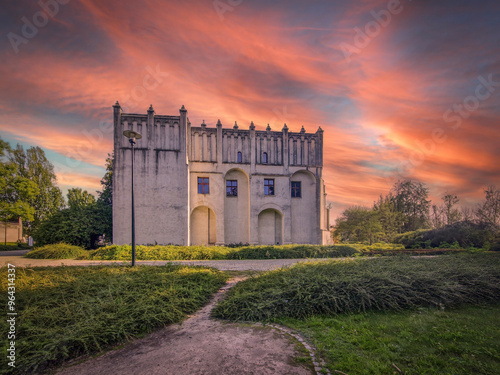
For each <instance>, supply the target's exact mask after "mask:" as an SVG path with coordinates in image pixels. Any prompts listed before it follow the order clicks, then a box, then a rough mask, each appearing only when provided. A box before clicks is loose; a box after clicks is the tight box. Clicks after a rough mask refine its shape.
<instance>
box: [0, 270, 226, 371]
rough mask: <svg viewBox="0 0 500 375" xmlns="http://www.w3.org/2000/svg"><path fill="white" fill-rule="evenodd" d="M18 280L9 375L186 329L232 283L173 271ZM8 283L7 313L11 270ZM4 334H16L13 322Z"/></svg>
mask: <svg viewBox="0 0 500 375" xmlns="http://www.w3.org/2000/svg"><path fill="white" fill-rule="evenodd" d="M15 276H16V285H15V287H16V291H15V308H16V312H17V313H18V315H17V317H16V329H17V332H16V349H17V353H16V354H17V356H16V371H15V372H9V369H10V367H7V365H6V364H5V360H4V361H3V363H4V364H5V366H2V367H1V368H0V373H1V374H6V373H28V374H31V373H34V372H35V371H42V370H45V369H47V368H50V367H53V366H57V365H58V364H60V363H62V362H63V361H65V360H68V359H71V358H75V357H78V356H80V355H84V354H92V353H96V352H99V351H101V350H104V349H106V348H109V347H111V346H113V345H116V344H118V343H120V342H123V341H126V340H129V339H132V338H134V337H138V336H143V335H145V334H146V333H148V332H151V331H152V330H153V329H155V328H157V327H161V326H164V325H167V324H171V323H176V322H179V321H181V320H183V319H184V318H185V317H186V316H187V315H188V314H191V313H193V312H195V311H197V310H198V309H199V308H200V307H201V306H203V305H204V304H205V303H206V302H207V301H208V299H209V297H210V296H211V295H212V294H213V293H214V292H216V291H217V290H218V289H219V288H220V287H221V286H222V285H223V284H224V283H225V281H226V279H227V276H226V275H225V274H223V273H222V272H220V271H217V270H214V269H209V268H203V267H184V266H172V265H168V266H162V267H147V266H139V267H134V268H132V267H118V266H117V267H54V268H41V267H39V268H31V269H23V268H16V273H15ZM0 278H1V286H2V288H1V291H0V293H1V296H2V305H3V306H6V305H7V301H6V297H7V296H8V294H7V269H6V268H5V267H3V268H2V269H0ZM5 316H6V315H5ZM0 330H1V332H7V331H8V325H7V320H6V318H4V319H1V321H0ZM1 348H2V353H5V352H6V348H7V340H2V347H1Z"/></svg>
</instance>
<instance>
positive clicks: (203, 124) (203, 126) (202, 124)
mask: <svg viewBox="0 0 500 375" xmlns="http://www.w3.org/2000/svg"><path fill="white" fill-rule="evenodd" d="M201 127H202V128H206V127H207V124H205V120H203V122H202V123H201Z"/></svg>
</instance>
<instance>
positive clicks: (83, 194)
mask: <svg viewBox="0 0 500 375" xmlns="http://www.w3.org/2000/svg"><path fill="white" fill-rule="evenodd" d="M67 197H68V206H69V207H70V208H78V207H85V206H88V205H90V204H92V203H95V197H94V196H93V195H92V194H89V193H88V192H87V190H82V189H81V188H72V189H69V190H68V194H67Z"/></svg>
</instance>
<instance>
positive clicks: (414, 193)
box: [392, 180, 431, 232]
mask: <svg viewBox="0 0 500 375" xmlns="http://www.w3.org/2000/svg"><path fill="white" fill-rule="evenodd" d="M392 193H393V194H394V195H393V201H394V204H395V207H396V210H397V211H398V212H400V213H401V214H402V215H403V223H402V228H401V231H402V232H408V231H414V230H417V229H421V228H426V227H428V225H429V222H428V216H429V208H430V205H431V201H430V200H428V199H427V198H428V195H429V189H428V188H426V187H425V186H424V184H422V183H421V182H419V181H412V180H403V181H398V182H396V183H395V184H394V187H393V188H392Z"/></svg>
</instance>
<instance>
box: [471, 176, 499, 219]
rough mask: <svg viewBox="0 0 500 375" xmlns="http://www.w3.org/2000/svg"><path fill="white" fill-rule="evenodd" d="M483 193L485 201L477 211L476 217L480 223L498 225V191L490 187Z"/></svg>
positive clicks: (494, 187)
mask: <svg viewBox="0 0 500 375" xmlns="http://www.w3.org/2000/svg"><path fill="white" fill-rule="evenodd" d="M484 193H485V195H486V197H485V198H486V199H485V201H484V203H483V204H482V205H481V206H480V207H479V208H478V209H477V211H476V216H477V218H478V220H479V222H481V223H488V224H492V225H500V189H497V187H496V186H493V185H491V186H489V187H488V188H486V190H484Z"/></svg>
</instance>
